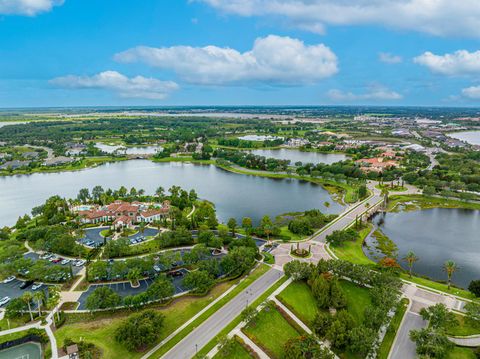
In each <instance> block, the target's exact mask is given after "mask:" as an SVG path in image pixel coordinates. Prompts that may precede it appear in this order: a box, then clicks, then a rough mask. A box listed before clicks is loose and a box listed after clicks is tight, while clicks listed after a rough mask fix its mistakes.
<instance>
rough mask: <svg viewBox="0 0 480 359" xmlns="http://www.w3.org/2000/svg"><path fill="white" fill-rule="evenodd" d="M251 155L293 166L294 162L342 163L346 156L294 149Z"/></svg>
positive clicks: (260, 151) (267, 151)
mask: <svg viewBox="0 0 480 359" xmlns="http://www.w3.org/2000/svg"><path fill="white" fill-rule="evenodd" d="M251 152H252V153H253V154H255V155H258V156H264V157H267V158H276V159H279V160H290V163H291V164H292V165H293V164H295V162H298V161H300V162H302V163H304V164H305V163H315V164H317V163H326V164H331V163H334V162H339V161H343V160H345V159H346V158H347V156H345V155H343V154H339V153H319V152H304V151H299V150H294V149H286V148H281V149H278V150H253V151H251Z"/></svg>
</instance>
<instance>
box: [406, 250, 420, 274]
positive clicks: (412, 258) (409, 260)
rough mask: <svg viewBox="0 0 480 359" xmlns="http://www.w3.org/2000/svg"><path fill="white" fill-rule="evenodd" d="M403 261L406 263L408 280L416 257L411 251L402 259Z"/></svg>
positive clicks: (416, 259)
mask: <svg viewBox="0 0 480 359" xmlns="http://www.w3.org/2000/svg"><path fill="white" fill-rule="evenodd" d="M403 259H404V260H405V261H406V262H407V264H408V269H409V271H408V272H409V275H410V278H412V267H413V263H415V262H416V261H418V257H417V256H416V255H415V253H414V252H413V251H408V253H407V255H406V256H405V257H403Z"/></svg>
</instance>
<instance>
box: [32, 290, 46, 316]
mask: <svg viewBox="0 0 480 359" xmlns="http://www.w3.org/2000/svg"><path fill="white" fill-rule="evenodd" d="M44 298H45V294H44V293H43V291H42V290H39V291H36V292H35V293H33V299H34V300H35V301H36V302H37V309H38V316H41V315H42V301H43V299H44Z"/></svg>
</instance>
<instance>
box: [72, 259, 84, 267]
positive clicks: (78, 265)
mask: <svg viewBox="0 0 480 359" xmlns="http://www.w3.org/2000/svg"><path fill="white" fill-rule="evenodd" d="M85 263H87V261H86V260H84V259H79V260H78V261H77V262H76V263H75V266H77V267H81V266H83V265H84V264H85Z"/></svg>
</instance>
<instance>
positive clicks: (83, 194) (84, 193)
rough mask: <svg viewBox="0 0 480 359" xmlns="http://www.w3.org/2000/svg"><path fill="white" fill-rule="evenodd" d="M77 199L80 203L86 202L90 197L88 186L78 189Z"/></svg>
mask: <svg viewBox="0 0 480 359" xmlns="http://www.w3.org/2000/svg"><path fill="white" fill-rule="evenodd" d="M77 199H78V200H79V201H80V202H82V203H87V201H88V200H89V199H90V192H89V191H88V188H82V189H80V191H79V192H78V195H77Z"/></svg>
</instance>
